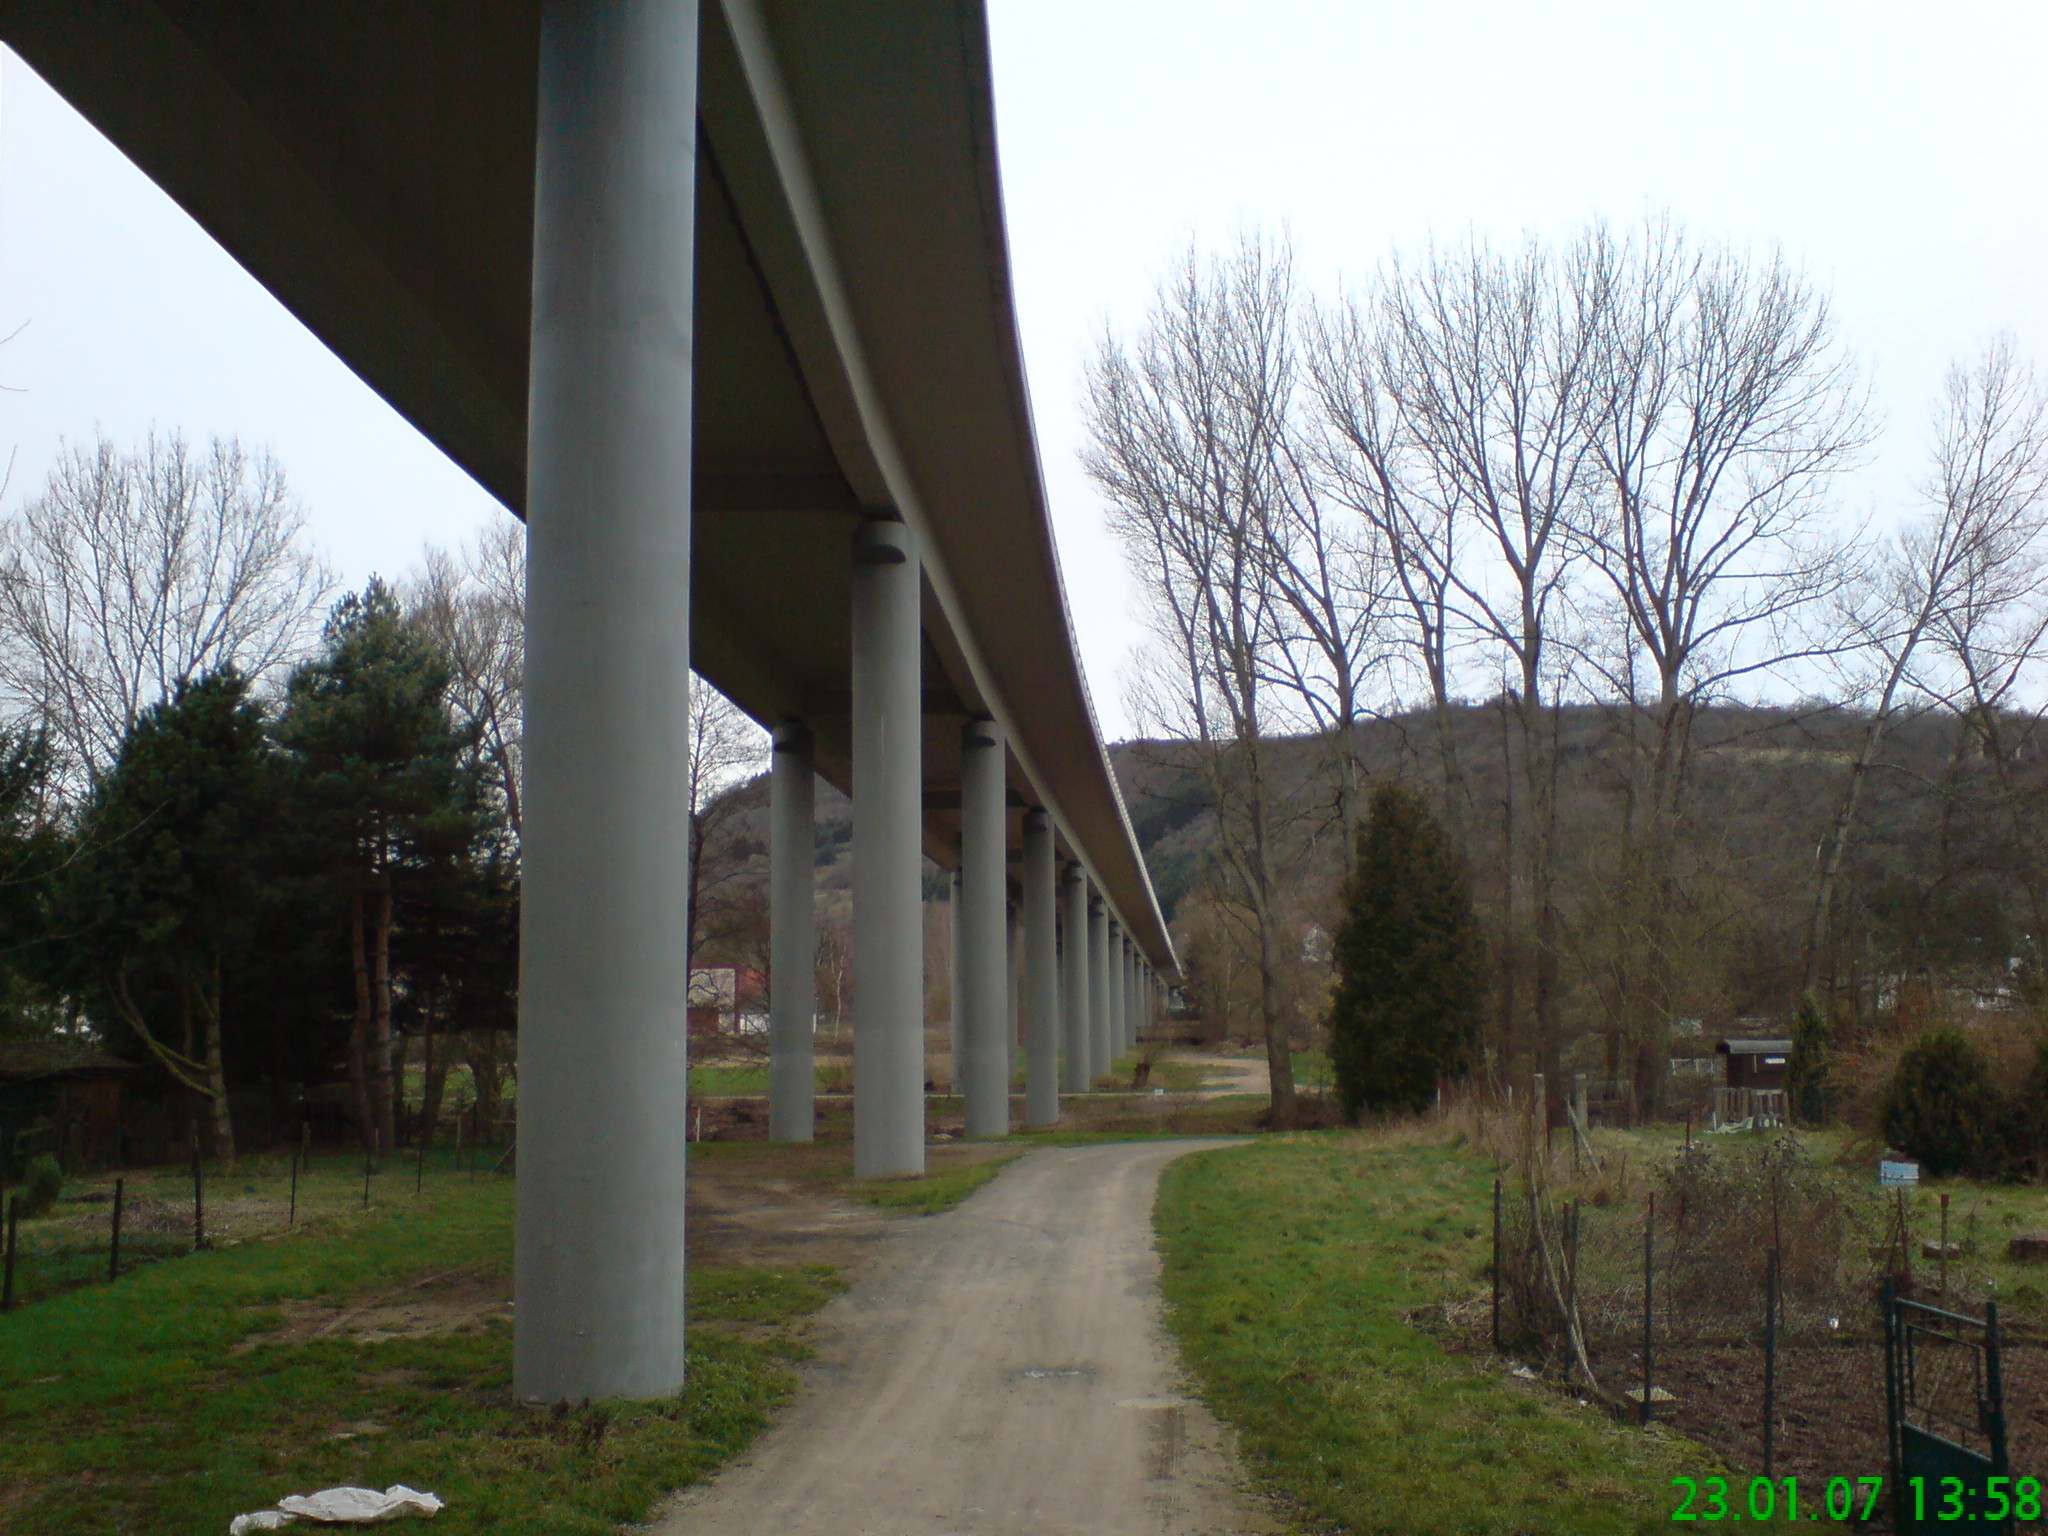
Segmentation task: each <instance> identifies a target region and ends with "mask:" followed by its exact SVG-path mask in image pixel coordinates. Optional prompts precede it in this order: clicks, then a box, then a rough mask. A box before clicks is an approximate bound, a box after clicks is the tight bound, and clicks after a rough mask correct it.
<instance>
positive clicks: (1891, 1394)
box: [1878, 1276, 1905, 1523]
mask: <svg viewBox="0 0 2048 1536" xmlns="http://www.w3.org/2000/svg"><path fill="white" fill-rule="evenodd" d="M1892 1296H1893V1286H1892V1280H1891V1277H1890V1276H1886V1277H1885V1282H1884V1289H1883V1290H1882V1292H1881V1293H1880V1296H1879V1302H1878V1305H1879V1307H1880V1308H1881V1309H1882V1311H1883V1313H1884V1435H1885V1472H1886V1475H1887V1476H1888V1477H1889V1479H1890V1484H1891V1490H1892V1519H1893V1521H1894V1522H1895V1523H1896V1522H1898V1521H1899V1518H1900V1515H1901V1513H1902V1512H1903V1511H1904V1509H1905V1505H1904V1503H1903V1502H1902V1500H1903V1499H1904V1497H1905V1484H1904V1482H1903V1480H1902V1478H1901V1475H1900V1472H1899V1330H1898V1318H1897V1316H1896V1309H1895V1308H1894V1307H1893V1306H1892Z"/></svg>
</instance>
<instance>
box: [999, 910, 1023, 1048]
mask: <svg viewBox="0 0 2048 1536" xmlns="http://www.w3.org/2000/svg"><path fill="white" fill-rule="evenodd" d="M1008 883H1009V882H1008V880H1007V878H1005V881H1004V884H1005V885H1006V886H1007V885H1008ZM1017 934H1018V921H1017V903H1016V902H1015V900H1006V901H1005V902H1004V903H1003V961H1004V964H1005V965H1006V966H1007V968H1008V970H1009V975H1008V977H1006V978H1005V980H1004V982H1003V1004H1004V1006H1005V1008H1006V1009H1007V1010H1008V1011H1009V1016H1010V1017H1009V1032H1008V1033H1007V1034H1005V1035H1004V1036H1003V1040H1004V1042H1005V1046H1006V1048H1007V1050H1008V1052H1009V1055H1008V1058H1007V1063H1008V1064H1007V1066H1006V1068H1005V1070H1006V1071H1008V1072H1009V1073H1011V1074H1012V1075H1013V1076H1014V1075H1015V1073H1016V1070H1017V1062H1018V1060H1019V1058H1020V1055H1021V1053H1022V1051H1023V1049H1024V1036H1023V1035H1022V1034H1021V1033H1020V1032H1019V1029H1018V1025H1019V1024H1020V1023H1021V1022H1022V1020H1021V1015H1020V1014H1019V1012H1018V998H1017Z"/></svg>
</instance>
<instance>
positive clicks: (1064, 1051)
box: [1060, 864, 1095, 1093]
mask: <svg viewBox="0 0 2048 1536" xmlns="http://www.w3.org/2000/svg"><path fill="white" fill-rule="evenodd" d="M1063 902H1064V908H1063V910H1062V911H1061V913H1060V976H1061V980H1062V981H1063V982H1064V983H1065V984H1066V992H1065V994H1064V998H1063V1004H1062V1006H1061V1009H1060V1043H1061V1053H1060V1088H1061V1090H1062V1091H1063V1092H1066V1093H1086V1092H1087V1091H1088V1085H1089V1071H1088V1066H1089V1063H1090V1062H1091V1061H1092V1060H1093V1059H1094V1050H1095V1047H1094V1044H1093V1039H1094V1029H1093V1027H1092V1026H1091V1025H1090V1024H1089V1022H1088V1005H1089V1003H1090V1001H1091V993H1092V991H1093V987H1092V983H1091V982H1090V979H1089V974H1088V971H1089V962H1088V953H1089V950H1090V948H1091V946H1090V944H1089V942H1088V928H1089V915H1088V873H1087V871H1086V870H1084V869H1082V868H1081V866H1080V865H1078V864H1069V865H1068V866H1067V873H1066V884H1065V891H1064V895H1063Z"/></svg>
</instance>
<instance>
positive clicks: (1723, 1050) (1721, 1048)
mask: <svg viewBox="0 0 2048 1536" xmlns="http://www.w3.org/2000/svg"><path fill="white" fill-rule="evenodd" d="M1714 1049H1715V1050H1716V1051H1717V1052H1718V1053H1720V1054H1721V1055H1723V1056H1725V1057H1727V1058H1728V1079H1727V1085H1728V1086H1729V1087H1730V1088H1783V1087H1784V1086H1785V1066H1786V1063H1787V1062H1789V1061H1790V1060H1791V1059H1792V1042H1791V1041H1790V1040H1723V1041H1721V1042H1720V1044H1718V1045H1716V1046H1715V1047H1714Z"/></svg>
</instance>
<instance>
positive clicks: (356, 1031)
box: [348, 886, 377, 1152]
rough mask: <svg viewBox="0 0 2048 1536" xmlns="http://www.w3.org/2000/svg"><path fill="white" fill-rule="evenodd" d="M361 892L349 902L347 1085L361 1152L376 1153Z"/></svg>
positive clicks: (365, 939) (367, 967)
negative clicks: (351, 989)
mask: <svg viewBox="0 0 2048 1536" xmlns="http://www.w3.org/2000/svg"><path fill="white" fill-rule="evenodd" d="M364 928H365V923H364V918H363V892H362V887H361V886H357V888H356V891H355V895H354V896H353V898H352V899H351V900H350V902H349V929H348V935H349V958H350V960H351V962H352V968H353V971H354V975H355V983H356V1016H355V1019H354V1021H353V1022H352V1023H351V1024H350V1025H349V1031H348V1085H349V1088H350V1090H351V1092H352V1094H353V1096H354V1098H355V1101H356V1125H357V1126H358V1127H359V1128H360V1129H361V1131H362V1136H363V1150H364V1151H366V1152H374V1151H376V1149H377V1120H376V1116H375V1115H374V1114H373V1113H372V1112H371V1108H370V1104H371V1100H370V1015H371V1012H372V1010H371V1006H370V964H369V945H368V937H367V935H366V934H365V932H364Z"/></svg>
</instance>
